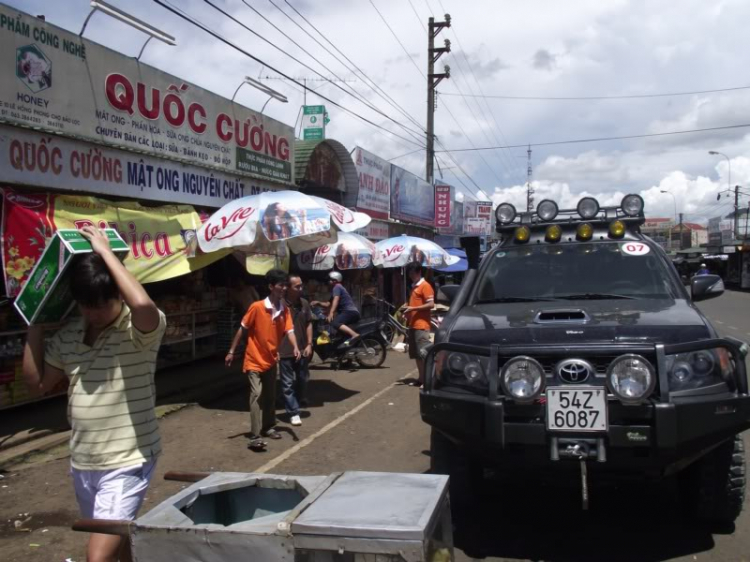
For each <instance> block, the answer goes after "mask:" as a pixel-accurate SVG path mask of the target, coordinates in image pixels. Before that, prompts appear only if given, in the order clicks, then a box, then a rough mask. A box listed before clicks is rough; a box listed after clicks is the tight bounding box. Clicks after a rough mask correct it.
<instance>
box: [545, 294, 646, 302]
mask: <svg viewBox="0 0 750 562" xmlns="http://www.w3.org/2000/svg"><path fill="white" fill-rule="evenodd" d="M557 298H558V299H563V300H568V301H578V300H581V301H586V300H589V301H598V300H609V299H628V300H633V299H636V298H637V297H632V296H630V295H616V294H613V293H580V294H577V295H557Z"/></svg>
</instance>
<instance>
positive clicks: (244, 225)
mask: <svg viewBox="0 0 750 562" xmlns="http://www.w3.org/2000/svg"><path fill="white" fill-rule="evenodd" d="M369 223H370V217H369V216H368V215H366V214H365V213H358V212H355V211H350V210H349V209H347V208H346V207H342V206H341V205H339V204H338V203H334V202H333V201H329V200H327V199H323V198H321V197H314V196H312V195H305V194H304V193H300V192H298V191H268V192H266V193H261V194H259V195H250V196H248V197H243V198H241V199H236V200H234V201H232V202H230V203H227V204H226V205H224V206H223V207H222V208H221V209H219V210H218V211H216V212H215V213H214V214H213V215H211V217H210V218H209V219H208V220H206V222H204V223H203V225H202V226H201V227H200V229H199V230H198V236H197V237H198V245H199V246H200V249H201V250H202V251H204V252H215V251H217V250H221V249H224V248H235V249H239V250H242V251H244V252H245V253H249V254H265V255H276V256H285V255H287V252H288V249H291V250H292V251H293V252H295V253H299V252H304V251H305V250H312V249H314V248H317V247H318V246H322V245H324V244H328V243H332V242H335V241H336V239H337V233H338V232H339V231H342V232H352V231H354V230H357V229H359V228H363V227H365V226H367V225H368V224H369Z"/></svg>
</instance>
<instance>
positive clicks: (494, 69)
mask: <svg viewBox="0 0 750 562" xmlns="http://www.w3.org/2000/svg"><path fill="white" fill-rule="evenodd" d="M451 55H452V56H453V59H454V60H457V61H458V62H459V64H460V65H461V67H462V68H466V64H467V62H468V64H469V66H470V67H471V69H472V70H473V72H474V76H476V77H477V80H487V79H489V78H492V77H493V76H495V75H496V74H498V73H499V72H501V71H503V70H507V69H509V68H510V65H508V64H507V63H506V62H504V61H503V60H502V59H500V58H499V57H494V58H491V59H489V60H484V58H483V57H482V56H481V55H480V53H479V52H478V51H473V52H472V51H456V50H453V51H451Z"/></svg>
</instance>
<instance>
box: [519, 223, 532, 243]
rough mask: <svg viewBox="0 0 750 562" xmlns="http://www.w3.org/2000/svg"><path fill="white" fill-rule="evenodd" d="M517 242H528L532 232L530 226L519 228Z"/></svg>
mask: <svg viewBox="0 0 750 562" xmlns="http://www.w3.org/2000/svg"><path fill="white" fill-rule="evenodd" d="M515 238H516V242H528V241H529V238H531V230H529V227H528V226H519V227H518V228H517V229H516V235H515Z"/></svg>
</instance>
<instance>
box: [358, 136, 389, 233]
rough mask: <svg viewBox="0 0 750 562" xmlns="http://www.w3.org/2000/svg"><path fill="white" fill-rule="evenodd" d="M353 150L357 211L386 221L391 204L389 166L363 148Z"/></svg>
mask: <svg viewBox="0 0 750 562" xmlns="http://www.w3.org/2000/svg"><path fill="white" fill-rule="evenodd" d="M354 150H355V157H354V165H355V166H356V168H357V175H358V176H359V191H358V193H357V210H359V211H364V212H366V213H367V214H368V215H370V216H371V217H373V218H376V219H386V220H387V219H388V214H389V211H390V203H391V164H390V163H389V162H388V161H386V160H383V159H382V158H380V157H379V156H375V155H374V154H372V153H370V152H367V151H366V150H365V149H363V148H360V147H357V148H355V149H354Z"/></svg>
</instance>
